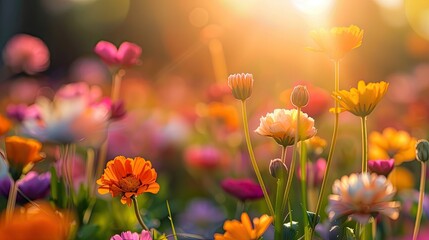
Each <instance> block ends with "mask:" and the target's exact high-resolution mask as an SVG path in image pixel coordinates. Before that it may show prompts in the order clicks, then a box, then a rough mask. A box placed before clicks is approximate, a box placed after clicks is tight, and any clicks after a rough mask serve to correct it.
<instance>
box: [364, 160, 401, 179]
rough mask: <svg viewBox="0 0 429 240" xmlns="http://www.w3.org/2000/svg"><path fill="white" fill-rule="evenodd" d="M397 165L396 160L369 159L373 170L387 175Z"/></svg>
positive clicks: (369, 165) (370, 167)
mask: <svg viewBox="0 0 429 240" xmlns="http://www.w3.org/2000/svg"><path fill="white" fill-rule="evenodd" d="M393 167H395V160H393V159H389V160H369V161H368V168H369V170H370V171H371V172H373V173H377V174H378V175H383V176H385V177H387V176H388V175H389V173H390V172H391V171H392V170H393Z"/></svg>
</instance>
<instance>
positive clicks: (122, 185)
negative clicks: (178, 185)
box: [97, 156, 159, 206]
mask: <svg viewBox="0 0 429 240" xmlns="http://www.w3.org/2000/svg"><path fill="white" fill-rule="evenodd" d="M156 177H157V173H156V171H155V169H153V168H152V163H151V162H150V161H146V160H145V159H143V158H141V157H135V158H134V159H131V158H125V157H124V156H118V157H115V159H113V160H110V161H109V162H108V163H107V166H106V169H104V174H103V175H102V176H101V177H100V179H98V180H97V184H98V185H100V186H99V187H98V192H99V193H100V194H107V193H109V192H110V193H111V194H112V196H113V197H116V196H118V195H120V196H121V202H122V204H125V203H126V204H127V205H128V206H131V198H132V197H135V196H138V195H140V194H142V193H144V192H150V193H154V194H155V193H158V191H159V184H158V183H157V182H156Z"/></svg>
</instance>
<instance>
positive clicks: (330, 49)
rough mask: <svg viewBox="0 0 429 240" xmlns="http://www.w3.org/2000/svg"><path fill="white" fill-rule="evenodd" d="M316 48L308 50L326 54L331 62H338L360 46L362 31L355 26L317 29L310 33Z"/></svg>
mask: <svg viewBox="0 0 429 240" xmlns="http://www.w3.org/2000/svg"><path fill="white" fill-rule="evenodd" d="M311 37H312V38H313V40H314V41H315V42H316V44H317V47H318V48H315V49H314V48H310V50H313V51H317V52H323V53H326V54H327V55H328V56H329V57H330V58H331V59H333V60H340V59H342V58H343V57H344V55H345V54H346V53H348V52H350V51H351V50H353V49H355V48H358V47H359V46H360V45H361V44H362V38H363V30H362V29H360V28H359V27H357V26H355V25H350V26H349V27H334V28H331V29H330V30H327V29H323V28H321V29H318V30H314V31H312V32H311Z"/></svg>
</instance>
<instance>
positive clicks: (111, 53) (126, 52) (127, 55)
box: [94, 41, 142, 67]
mask: <svg viewBox="0 0 429 240" xmlns="http://www.w3.org/2000/svg"><path fill="white" fill-rule="evenodd" d="M94 52H95V53H96V54H97V55H98V56H99V57H100V58H101V60H103V61H104V62H105V63H106V64H107V65H121V66H122V67H129V66H132V65H136V64H138V63H139V57H140V55H141V52H142V49H141V48H140V47H139V46H138V45H137V44H134V43H130V42H123V43H122V44H121V46H119V49H117V48H116V46H115V45H113V44H112V43H110V42H106V41H100V42H98V43H97V45H95V48H94Z"/></svg>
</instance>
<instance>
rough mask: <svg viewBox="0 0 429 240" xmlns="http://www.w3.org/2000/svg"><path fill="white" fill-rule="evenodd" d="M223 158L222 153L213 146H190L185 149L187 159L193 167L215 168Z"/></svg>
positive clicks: (188, 163)
mask: <svg viewBox="0 0 429 240" xmlns="http://www.w3.org/2000/svg"><path fill="white" fill-rule="evenodd" d="M222 160H223V156H222V153H221V152H220V151H219V149H217V148H215V147H212V146H190V147H188V148H187V149H186V150H185V161H186V163H187V165H188V166H191V167H197V168H202V169H215V168H217V167H219V166H220V165H221V163H222Z"/></svg>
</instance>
